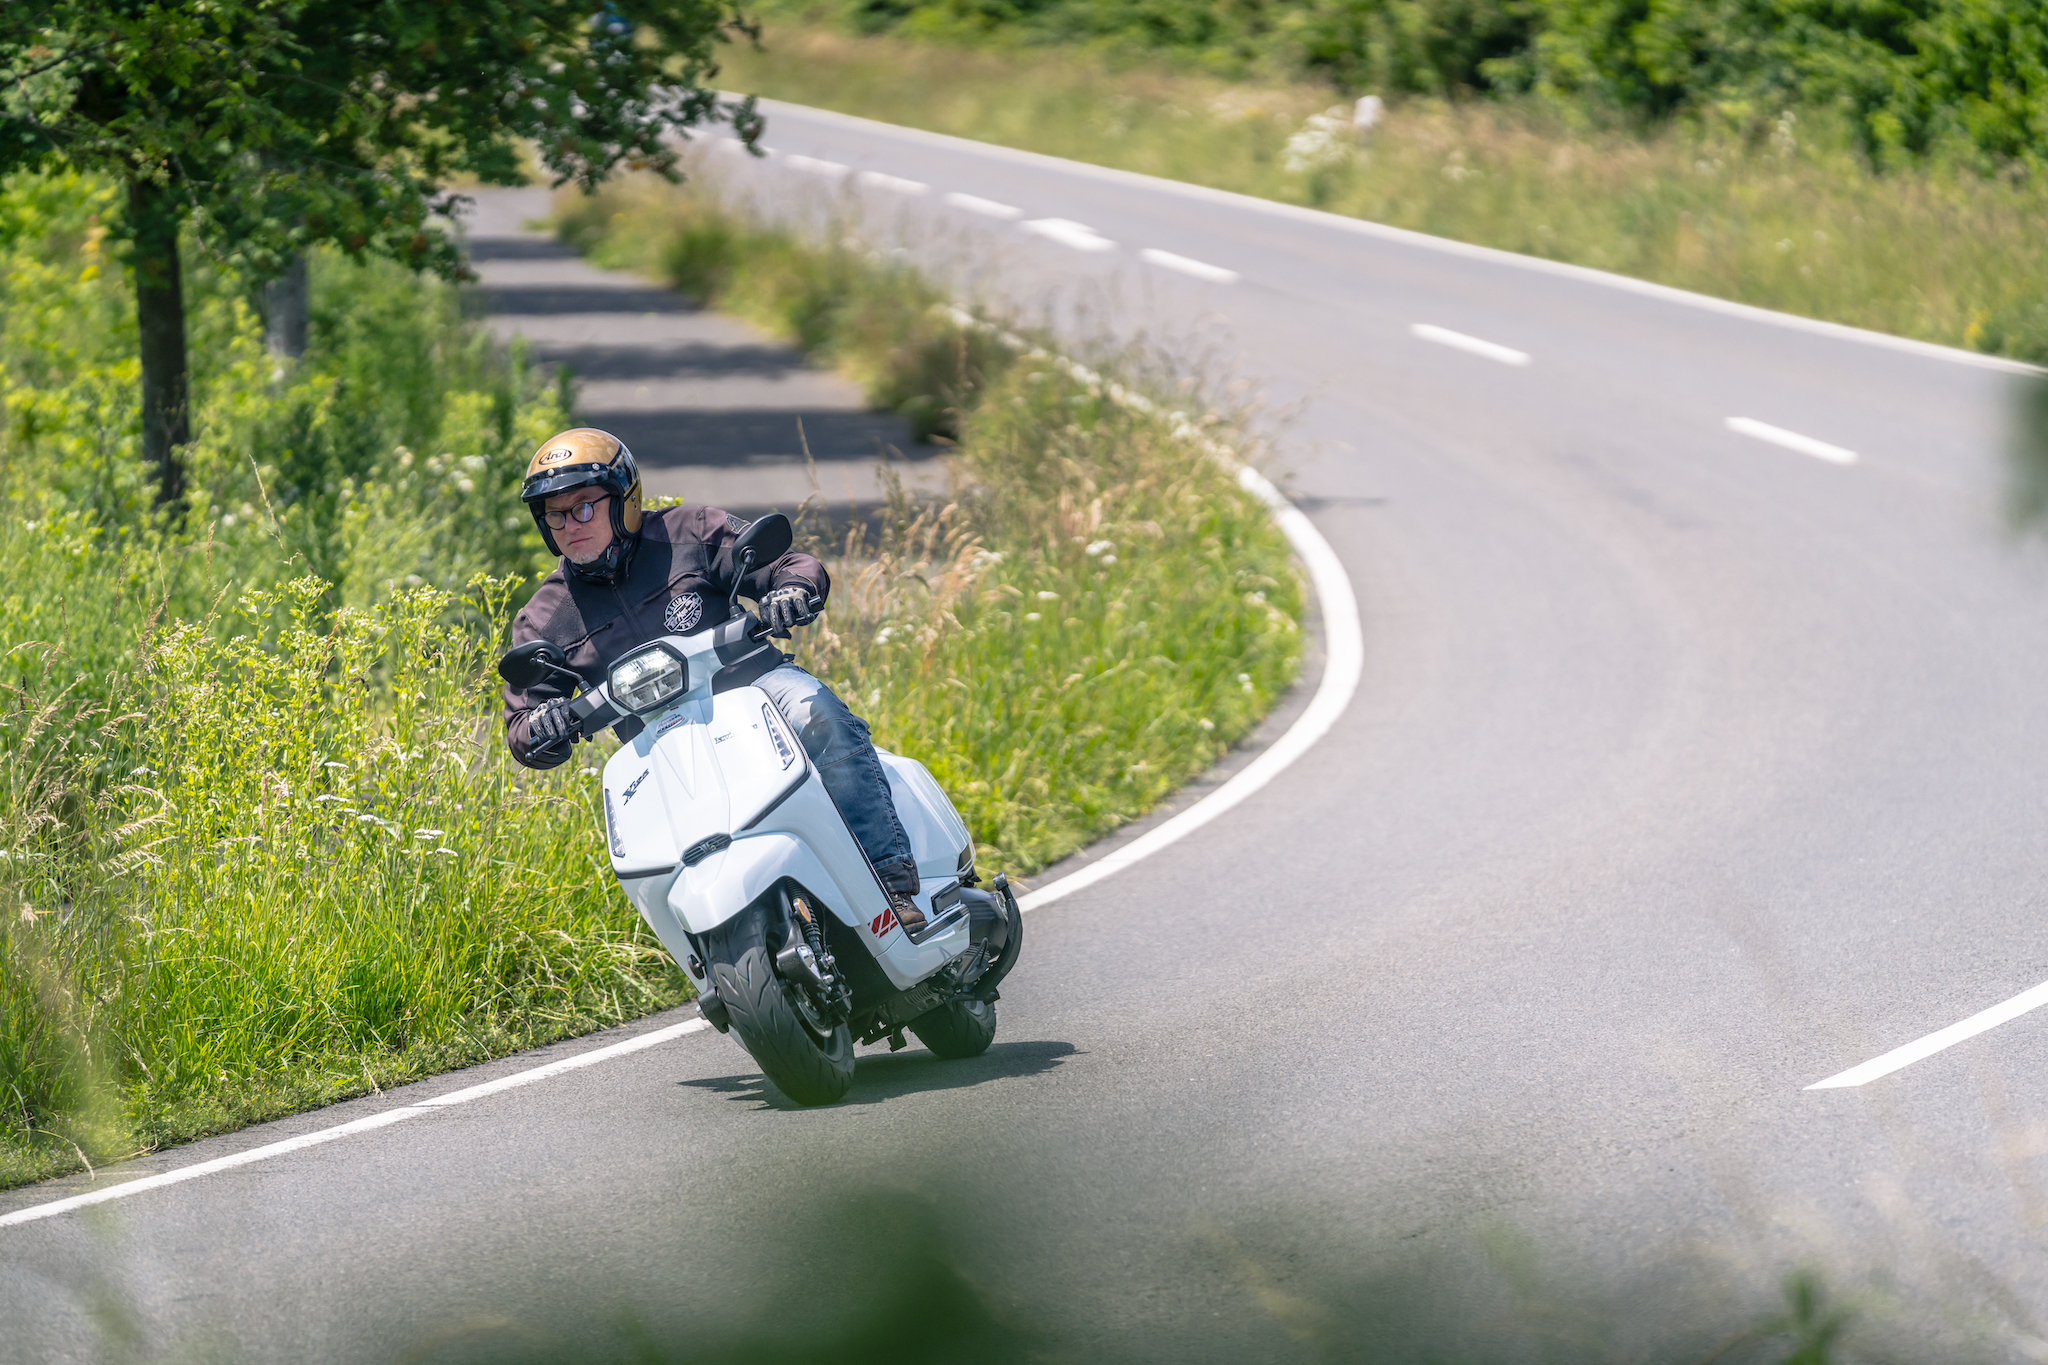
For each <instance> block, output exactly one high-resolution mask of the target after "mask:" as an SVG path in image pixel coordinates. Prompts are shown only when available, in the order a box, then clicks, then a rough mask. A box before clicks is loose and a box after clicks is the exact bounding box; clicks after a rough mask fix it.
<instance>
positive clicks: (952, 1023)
mask: <svg viewBox="0 0 2048 1365" xmlns="http://www.w3.org/2000/svg"><path fill="white" fill-rule="evenodd" d="M910 1031H911V1032H912V1033H915V1034H916V1035H917V1041H919V1042H920V1043H923V1044H924V1045H925V1046H926V1047H928V1048H930V1049H931V1050H932V1051H933V1052H935V1053H937V1054H938V1055H939V1056H941V1057H944V1058H945V1059H946V1060H947V1061H952V1062H959V1061H965V1060H966V1059H967V1058H969V1057H979V1056H980V1055H981V1054H982V1053H984V1052H986V1051H988V1045H989V1044H990V1043H993V1042H994V1041H995V1040H996V1007H995V1006H994V1005H991V1004H990V1003H989V1002H988V1001H986V1000H949V1001H947V1002H946V1003H945V1004H943V1005H941V1006H939V1007H938V1008H937V1009H935V1010H927V1011H925V1012H924V1013H923V1014H920V1015H918V1016H917V1018H915V1019H913V1020H911V1021H910Z"/></svg>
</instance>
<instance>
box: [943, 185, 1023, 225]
mask: <svg viewBox="0 0 2048 1365" xmlns="http://www.w3.org/2000/svg"><path fill="white" fill-rule="evenodd" d="M946 202H947V203H949V204H951V205H952V206H953V207H954V208H956V209H966V210H967V211H968V212H969V213H978V214H980V215H981V216H982V217H984V218H1000V219H1002V220H1003V221H1004V222H1006V223H1007V222H1009V221H1010V220H1012V219H1014V218H1022V217H1023V216H1024V210H1022V209H1020V208H1018V207H1016V206H1015V205H1014V204H999V203H997V202H996V201H995V200H993V199H983V198H982V197H981V196H980V195H978V194H959V193H957V192H956V193H953V194H949V195H947V196H946Z"/></svg>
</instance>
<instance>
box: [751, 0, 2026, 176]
mask: <svg viewBox="0 0 2048 1365" xmlns="http://www.w3.org/2000/svg"><path fill="white" fill-rule="evenodd" d="M766 12H767V13H768V14H770V15H773V16H785V15H786V16H790V17H807V16H818V15H827V14H829V15H835V16H836V17H837V18H839V19H840V20H841V21H842V22H843V23H845V24H847V25H848V26H849V27H852V28H853V29H855V30H857V31H860V32H864V33H878V32H884V31H892V32H899V33H902V34H904V35H906V36H915V37H926V38H940V39H944V40H948V41H952V42H973V43H998V44H1000V43H1006V42H1007V43H1085V44H1088V45H1090V46H1093V47H1095V48H1097V49H1099V50H1103V51H1106V52H1110V53H1121V54H1133V53H1145V54H1152V55H1161V56H1166V57H1168V58H1177V59H1179V60H1181V61H1183V62H1187V63H1191V64H1193V65H1196V66H1198V67H1200V68H1202V69H1205V70H1208V71H1211V72H1214V73H1216V74H1221V75H1226V76H1233V77H1243V76H1247V75H1258V76H1263V77H1266V78H1268V79H1271V78H1275V77H1280V78H1285V77H1289V76H1301V75H1312V76H1318V77H1321V78H1323V79H1325V80H1328V81H1329V82H1331V83H1332V84H1334V85H1335V86H1337V87H1338V88H1339V89H1340V90H1343V91H1346V92H1348V93H1353V94H1355V93H1359V92H1363V91H1374V92H1378V93H1380V94H1383V95H1403V94H1412V95H1447V94H1452V93H1456V92H1459V91H1468V92H1477V93H1493V94H1506V93H1514V92H1521V91H1532V90H1533V91H1537V92H1540V93H1541V94H1543V95H1545V96H1547V97H1549V98H1552V99H1555V100H1559V101H1563V102H1568V103H1571V104H1573V105H1575V106H1578V107H1581V108H1584V107H1590V108H1593V109H1595V110H1616V111H1621V112H1624V113H1626V114H1629V115H1634V116H1642V117H1649V118H1661V117H1665V116H1668V115H1671V114H1674V113H1678V112H1686V113H1689V114H1692V115H1695V116H1698V117H1701V118H1705V119H1707V120H1709V121H1714V122H1720V123H1728V124H1732V125H1733V126H1736V127H1739V128H1742V129H1744V130H1747V131H1750V132H1752V133H1755V134H1758V135H1761V133H1762V132H1764V131H1766V130H1767V129H1768V127H1769V125H1770V121H1771V120H1773V119H1775V118H1777V117H1778V116H1779V115H1780V114H1782V113H1783V112H1784V111H1785V110H1786V109H1788V108H1809V109H1831V110H1838V111H1840V112H1842V113H1843V114H1845V115H1846V116H1847V117H1848V119H1849V123H1850V127H1851V128H1852V129H1853V131H1854V134H1855V137H1856V140H1857V143H1858V145H1859V146H1860V147H1861V148H1862V149H1863V150H1864V151H1865V152H1866V153H1868V154H1869V155H1871V156H1873V157H1874V158H1876V159H1877V160H1878V161H1879V162H1880V163H1881V164H1887V165H1888V164H1892V163H1893V162H1895V161H1897V160H1899V159H1900V158H1902V157H1909V156H1924V155H1926V154H1928V153H1930V152H1935V151H1942V150H1947V151H1959V152H1962V153H1964V154H1966V155H1968V156H1972V157H1975V158H1981V160H1982V161H1983V162H1984V163H1985V164H1988V165H2018V166H2024V167H2029V168H2032V169H2035V170H2039V169H2042V168H2043V166H2044V165H2048V12H2044V11H2043V9H2042V7H2041V5H2040V4H2039V3H2038V0H1879V2H1877V3H1850V2H1847V0H1706V2H1705V3H1700V2H1698V0H1265V2H1264V3H1261V2H1260V0H1238V3H1231V4H1222V5H1212V4H1207V3H1202V0H1023V2H1022V3H1011V2H1010V0H842V3H841V4H840V5H839V6H838V7H836V8H835V7H832V6H821V5H819V4H817V3H815V0H781V3H771V4H769V5H768V6H767V7H766Z"/></svg>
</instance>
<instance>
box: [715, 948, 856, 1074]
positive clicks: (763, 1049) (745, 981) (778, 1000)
mask: <svg viewBox="0 0 2048 1365" xmlns="http://www.w3.org/2000/svg"><path fill="white" fill-rule="evenodd" d="M705 947H706V949H707V950H708V951H707V953H706V956H707V957H708V958H709V959H710V968H711V980H712V982H713V984H714V985H716V986H717V988H718V998H719V999H720V1000H721V1001H723V1002H724V1004H725V1008H726V1012H727V1014H728V1015H730V1016H731V1019H732V1031H733V1034H734V1036H736V1037H737V1038H738V1039H739V1040H740V1044H741V1046H743V1047H745V1048H746V1050H747V1051H748V1052H749V1053H751V1054H752V1055H753V1058H754V1061H755V1062H756V1063H757V1064H759V1066H760V1068H761V1073H762V1074H763V1075H764V1076H766V1077H767V1078H768V1080H769V1082H770V1083H771V1084H773V1085H774V1087H775V1088H776V1089H777V1090H780V1091H781V1092H782V1093H783V1094H785V1095H787V1096H789V1098H790V1099H792V1100H795V1101H796V1102H797V1103H798V1104H805V1105H817V1104H832V1103H834V1102H835V1101H837V1100H839V1099H840V1098H841V1097H843V1096H844V1095H845V1094H846V1091H847V1089H848V1087H850V1086H851V1085H852V1084H853V1034H852V1032H851V1031H850V1030H849V1029H848V1028H847V1026H846V1025H845V1024H841V1025H839V1026H838V1027H837V1028H835V1029H833V1030H832V1033H831V1036H829V1037H827V1038H823V1039H820V1038H819V1037H818V1035H817V1034H816V1033H814V1032H812V1030H811V1029H810V1027H809V1026H808V1025H807V1024H805V1023H804V1020H803V1017H802V1016H801V1015H799V1014H798V1013H797V1010H796V1006H795V1005H793V1004H791V1003H790V1000H789V996H788V994H787V991H788V990H789V989H790V988H789V987H787V986H786V985H785V984H784V982H783V980H782V978H781V977H779V976H777V975H776V974H775V967H774V963H773V962H772V961H771V960H770V958H769V956H768V945H767V943H766V942H765V940H764V938H763V929H762V924H761V921H760V918H759V917H758V916H754V915H747V916H742V917H741V920H740V921H738V922H735V923H733V924H730V925H727V926H726V927H725V928H724V929H722V930H720V931H717V932H715V933H713V934H711V935H709V936H707V942H706V944H705Z"/></svg>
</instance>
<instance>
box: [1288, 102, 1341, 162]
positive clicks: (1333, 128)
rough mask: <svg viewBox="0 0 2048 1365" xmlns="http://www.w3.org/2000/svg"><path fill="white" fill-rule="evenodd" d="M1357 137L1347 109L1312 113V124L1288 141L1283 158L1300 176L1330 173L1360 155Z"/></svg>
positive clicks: (1309, 120)
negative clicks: (1358, 153) (1357, 154)
mask: <svg viewBox="0 0 2048 1365" xmlns="http://www.w3.org/2000/svg"><path fill="white" fill-rule="evenodd" d="M1356 138H1357V134H1356V133H1355V131H1354V130H1353V128H1352V126H1351V119H1350V118H1349V117H1348V111H1346V110H1344V109H1343V108H1341V107H1340V108H1335V109H1331V110H1330V111H1329V112H1328V113H1323V114H1310V115H1309V116H1308V121H1307V122H1306V123H1303V124H1302V125H1301V127H1299V128H1297V129H1296V130H1295V131H1294V135H1293V136H1292V137H1290V138H1288V139H1287V147H1286V150H1285V152H1284V153H1283V154H1282V158H1281V159H1282V162H1283V163H1284V164H1285V165H1286V167H1287V169H1288V170H1290V171H1293V172H1294V173H1295V174H1296V175H1306V174H1308V173H1309V172H1311V171H1323V170H1329V169H1331V168H1332V167H1335V166H1341V165H1343V164H1344V163H1345V162H1347V161H1349V160H1351V158H1352V157H1353V156H1354V155H1355V154H1356V153H1357V150H1358V144H1357V141H1356Z"/></svg>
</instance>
